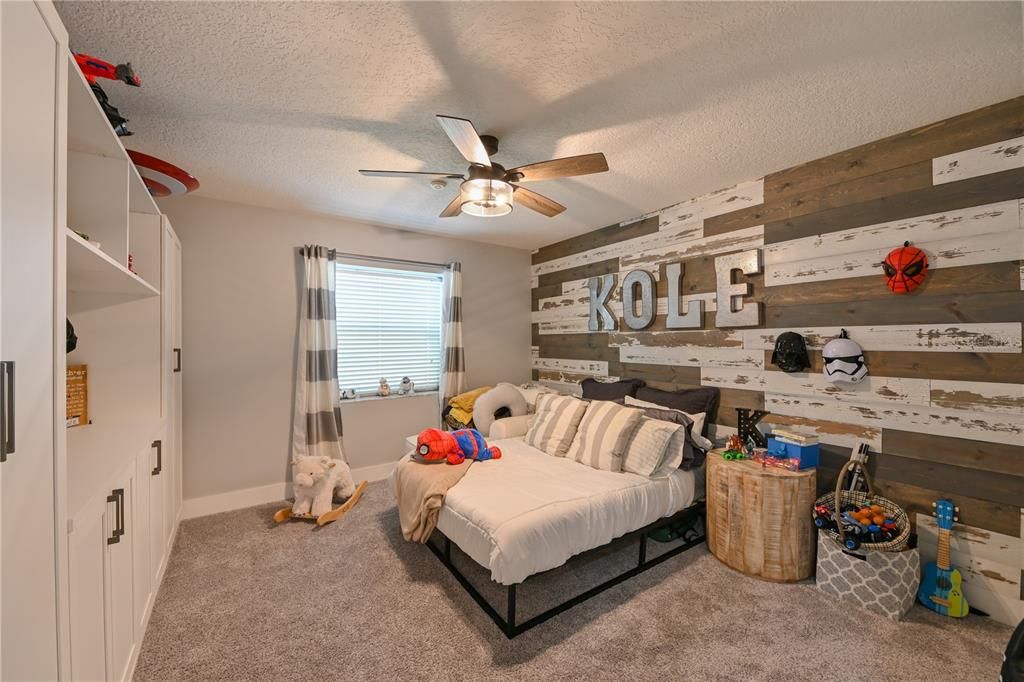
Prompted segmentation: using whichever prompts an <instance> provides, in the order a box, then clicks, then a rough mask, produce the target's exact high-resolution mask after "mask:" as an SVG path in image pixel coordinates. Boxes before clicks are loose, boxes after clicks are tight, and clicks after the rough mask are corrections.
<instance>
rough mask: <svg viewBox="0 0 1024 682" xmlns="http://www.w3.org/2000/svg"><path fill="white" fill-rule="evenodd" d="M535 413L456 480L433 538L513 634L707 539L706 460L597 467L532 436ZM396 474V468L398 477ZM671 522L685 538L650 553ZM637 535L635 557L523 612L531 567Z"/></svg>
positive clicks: (512, 422)
mask: <svg viewBox="0 0 1024 682" xmlns="http://www.w3.org/2000/svg"><path fill="white" fill-rule="evenodd" d="M531 418H532V415H531V416H530V417H511V418H507V419H502V420H499V422H496V423H495V427H494V431H492V435H494V436H495V438H494V440H489V441H488V443H489V444H490V445H492V446H493V445H496V446H498V447H499V448H501V451H502V457H501V459H500V460H497V461H486V462H477V463H474V464H473V465H472V466H471V467H470V468H469V470H468V471H467V472H466V474H465V475H464V476H463V477H462V479H461V480H459V481H458V482H457V483H456V484H455V485H454V486H452V487H451V488H450V489H448V491H447V493H446V495H445V498H444V504H443V506H442V507H441V510H440V513H439V515H438V518H437V527H436V528H435V530H434V534H433V536H432V537H431V538H430V539H429V541H427V543H426V544H427V547H429V548H430V550H431V551H432V552H433V553H434V555H435V556H437V558H438V559H440V561H441V563H442V564H444V565H445V567H447V568H448V570H449V571H451V573H452V575H453V576H454V577H455V578H456V579H457V580H458V581H459V583H460V584H461V585H462V587H463V588H464V589H465V590H466V592H468V593H469V595H470V596H471V597H472V598H473V599H474V600H475V601H476V602H477V604H478V605H479V606H480V607H481V608H482V609H483V610H484V612H485V613H486V614H487V615H488V617H490V619H491V620H492V621H494V623H495V624H496V625H497V626H498V627H499V628H500V629H501V631H502V632H503V633H504V634H505V636H506V637H508V638H509V639H511V638H513V637H516V636H518V635H520V634H522V633H523V632H525V631H527V630H529V629H530V628H533V627H535V626H537V625H540V624H541V623H543V622H544V621H546V620H548V619H549V618H552V617H553V616H556V615H558V614H559V613H562V612H563V611H565V610H567V609H570V608H572V607H573V606H575V605H577V604H579V603H581V602H583V601H586V600H587V599H589V598H591V597H593V596H595V595H597V594H599V593H601V592H603V591H604V590H606V589H608V588H610V587H613V586H614V585H617V584H619V583H620V582H623V581H624V580H627V579H629V578H631V577H633V576H635V575H638V574H639V573H642V572H643V571H646V570H648V569H650V568H652V567H654V566H656V565H658V564H660V563H661V562H663V561H666V560H668V559H670V558H672V557H673V556H676V555H677V554H679V553H681V552H684V551H686V550H688V549H690V548H692V547H696V546H698V545H700V544H702V543H703V542H704V532H703V523H702V520H703V517H704V469H703V467H698V468H694V469H692V470H689V471H685V470H682V469H678V470H673V471H672V473H671V474H669V475H668V476H665V477H655V478H648V477H645V476H640V475H637V474H632V473H628V472H621V471H606V470H602V469H595V468H592V467H590V466H587V465H586V464H581V463H578V462H575V461H573V460H571V459H567V458H565V457H553V456H551V455H549V454H547V453H545V452H542V451H541V450H538V449H536V448H534V447H532V446H530V445H527V443H526V442H525V441H524V439H523V438H522V437H521V434H523V433H525V432H526V430H527V425H528V424H529V420H530V419H531ZM498 424H500V425H501V426H498ZM394 483H395V479H394V474H393V475H392V485H393V487H394ZM666 527H668V528H671V529H672V530H673V532H674V533H675V536H676V537H677V538H678V539H677V540H676V542H675V544H674V546H672V547H670V548H669V549H667V550H664V551H662V552H660V553H658V555H657V556H655V557H653V558H648V557H647V539H648V535H649V534H650V533H651V532H652V531H655V530H659V529H663V528H666ZM631 542H636V546H637V550H638V551H637V562H636V565H635V566H634V567H632V568H630V569H628V570H626V571H625V572H623V573H620V574H618V575H616V576H615V577H613V578H611V579H609V580H606V581H605V582H603V583H601V584H600V585H597V586H595V587H592V588H591V589H589V590H586V591H585V592H583V593H581V594H578V595H576V596H574V597H572V598H571V599H569V600H567V601H565V602H563V603H561V604H558V605H557V606H554V607H552V608H550V609H548V610H547V611H544V612H543V613H541V614H539V615H537V616H534V617H532V618H530V619H529V620H527V621H525V622H522V623H519V622H517V620H516V591H517V589H518V587H519V586H520V585H522V584H523V583H524V581H526V580H528V579H529V577H530V576H533V575H536V574H538V573H542V572H545V571H549V570H552V569H555V568H557V567H559V566H561V565H563V564H564V563H565V562H566V561H568V560H569V559H570V558H571V557H573V556H576V555H579V554H583V553H586V552H590V551H598V550H599V549H600V548H605V547H610V546H614V545H619V544H625V543H631ZM453 546H457V547H459V548H460V549H461V550H462V551H463V552H464V553H465V554H466V555H468V556H469V557H470V558H471V559H472V560H473V561H475V562H476V563H478V564H480V565H481V566H483V567H484V568H486V569H488V570H489V571H490V573H491V578H492V579H493V580H494V581H495V582H496V583H498V584H500V585H502V586H504V588H505V590H506V595H507V596H506V603H505V614H504V615H502V614H499V613H498V611H497V610H496V609H495V608H494V607H493V606H492V605H491V604H490V603H489V602H488V601H487V599H486V598H484V597H483V595H481V593H480V592H479V591H478V590H477V589H476V587H474V586H473V584H472V583H471V582H470V581H469V580H468V579H467V578H466V577H465V576H464V575H463V574H462V572H461V571H460V570H459V568H458V567H457V566H456V564H455V563H454V562H453V560H452V547H453Z"/></svg>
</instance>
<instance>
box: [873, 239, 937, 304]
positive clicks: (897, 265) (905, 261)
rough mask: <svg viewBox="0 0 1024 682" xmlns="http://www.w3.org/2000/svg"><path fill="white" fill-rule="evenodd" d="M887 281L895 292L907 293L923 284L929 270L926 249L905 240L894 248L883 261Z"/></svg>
mask: <svg viewBox="0 0 1024 682" xmlns="http://www.w3.org/2000/svg"><path fill="white" fill-rule="evenodd" d="M882 270H883V271H884V272H885V283H886V284H887V285H888V287H889V289H890V290H891V291H892V292H893V293H894V294H906V293H908V292H911V291H913V290H914V289H916V288H918V287H919V286H921V283H922V282H924V275H925V273H926V272H927V271H928V256H927V255H926V254H925V252H924V251H922V250H921V249H919V248H917V247H916V246H911V245H910V242H903V246H901V247H899V248H896V249H893V250H892V251H890V252H889V255H888V256H886V257H885V260H884V261H883V262H882Z"/></svg>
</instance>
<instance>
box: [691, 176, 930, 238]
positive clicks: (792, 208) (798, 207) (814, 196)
mask: <svg viewBox="0 0 1024 682" xmlns="http://www.w3.org/2000/svg"><path fill="white" fill-rule="evenodd" d="M931 185H932V162H931V160H930V159H929V160H925V161H919V162H917V163H913V164H910V165H908V166H901V167H899V168H893V169H889V170H885V171H882V172H880V173H875V174H874V175H868V176H865V177H862V178H856V179H853V180H850V181H849V182H843V183H839V184H834V185H827V186H825V187H815V188H813V189H811V190H809V191H804V192H796V193H794V194H791V195H789V196H785V197H781V198H778V199H776V200H774V201H769V202H767V203H765V204H763V205H761V206H754V207H751V208H748V209H744V210H742V211H736V212H735V213H727V214H725V215H721V216H717V217H715V218H712V219H710V220H705V221H704V235H705V236H709V235H714V234H722V233H724V232H731V231H732V230H736V229H739V228H741V227H746V226H747V225H757V224H764V223H770V222H776V221H779V220H786V219H789V218H796V217H799V216H803V215H810V214H812V213H818V212H820V211H827V210H830V209H833V208H839V207H841V206H849V205H850V204H856V203H859V202H862V201H869V200H871V199H878V198H880V197H886V196H891V195H893V194H902V193H903V192H911V191H914V190H918V189H924V188H926V187H931Z"/></svg>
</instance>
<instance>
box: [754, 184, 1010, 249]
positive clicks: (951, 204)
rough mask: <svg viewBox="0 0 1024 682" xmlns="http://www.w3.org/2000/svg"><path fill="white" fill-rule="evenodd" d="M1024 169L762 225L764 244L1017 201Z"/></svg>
mask: <svg viewBox="0 0 1024 682" xmlns="http://www.w3.org/2000/svg"><path fill="white" fill-rule="evenodd" d="M1022 186H1024V168H1017V169H1014V170H1008V171H1003V172H1002V173H994V174H992V175H985V176H981V177H977V178H969V179H967V180H961V181H960V182H952V183H949V184H948V185H939V186H936V187H927V188H925V189H920V190H914V191H913V192H905V193H903V194H896V195H893V196H888V197H881V198H879V199H872V200H870V201H864V202H861V203H859V204H851V205H849V206H841V207H839V208H833V209H829V210H827V211H821V212H819V213H812V214H810V215H804V216H798V217H796V218H789V219H786V220H780V221H777V222H770V223H765V226H764V242H765V244H775V243H776V242H784V241H789V240H791V239H800V238H803V237H813V236H814V235H823V234H829V233H832V232H840V231H842V230H848V229H851V228H854V227H860V226H862V225H873V224H876V223H883V222H888V221H896V220H902V219H905V218H913V217H915V216H921V215H925V214H927V213H942V212H945V211H954V210H957V209H961V208H968V207H971V206H980V205H982V204H990V203H995V202H1000V201H1008V200H1011V199H1019V198H1020V188H1021V187H1022Z"/></svg>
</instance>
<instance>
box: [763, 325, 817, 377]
mask: <svg viewBox="0 0 1024 682" xmlns="http://www.w3.org/2000/svg"><path fill="white" fill-rule="evenodd" d="M772 364H773V365H775V366H776V367H778V368H779V369H781V370H782V371H783V372H802V371H804V370H805V369H807V368H808V367H810V365H811V361H810V359H809V358H808V357H807V343H806V342H805V341H804V337H802V336H800V335H799V334H797V333H796V332H783V333H781V334H779V336H778V337H777V338H776V339H775V350H774V351H772Z"/></svg>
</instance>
